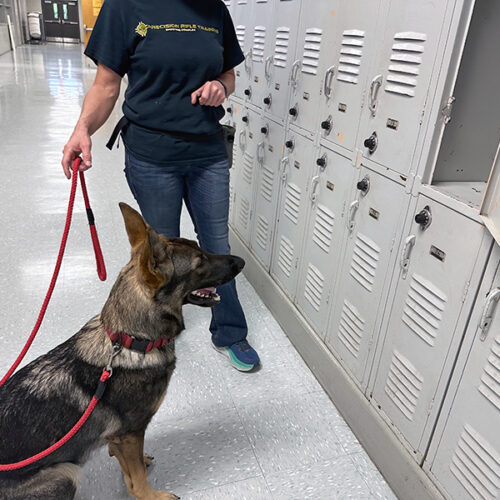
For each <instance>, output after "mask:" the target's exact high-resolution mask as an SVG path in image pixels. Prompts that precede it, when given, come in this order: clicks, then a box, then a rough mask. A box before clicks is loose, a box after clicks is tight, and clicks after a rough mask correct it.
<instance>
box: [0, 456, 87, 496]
mask: <svg viewBox="0 0 500 500" xmlns="http://www.w3.org/2000/svg"><path fill="white" fill-rule="evenodd" d="M79 470H80V467H78V466H77V465H75V464H71V463H62V464H57V465H54V466H53V467H48V468H46V469H42V470H40V471H38V472H37V473H35V474H34V475H33V476H30V477H29V478H24V479H22V480H14V479H7V480H2V479H0V500H72V499H73V498H74V496H75V494H76V490H77V488H78V473H79Z"/></svg>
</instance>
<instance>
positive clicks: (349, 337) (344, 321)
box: [339, 300, 365, 358]
mask: <svg viewBox="0 0 500 500" xmlns="http://www.w3.org/2000/svg"><path fill="white" fill-rule="evenodd" d="M364 328H365V320H364V319H363V318H362V317H361V315H360V314H359V311H358V310H357V309H356V308H355V307H354V306H353V305H352V304H351V303H350V302H348V301H347V300H344V307H343V309H342V315H341V316H340V324H339V339H340V341H341V342H342V343H343V344H344V346H345V347H346V349H347V350H348V351H349V352H350V353H351V354H352V355H353V356H354V357H355V358H357V357H358V354H359V348H360V346H361V341H362V339H363V330H364Z"/></svg>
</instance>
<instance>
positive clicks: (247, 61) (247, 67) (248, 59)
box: [245, 48, 253, 74]
mask: <svg viewBox="0 0 500 500" xmlns="http://www.w3.org/2000/svg"><path fill="white" fill-rule="evenodd" d="M252 58H253V48H252V49H250V50H249V51H248V52H247V53H246V54H245V70H246V72H247V73H248V74H250V73H251V72H252Z"/></svg>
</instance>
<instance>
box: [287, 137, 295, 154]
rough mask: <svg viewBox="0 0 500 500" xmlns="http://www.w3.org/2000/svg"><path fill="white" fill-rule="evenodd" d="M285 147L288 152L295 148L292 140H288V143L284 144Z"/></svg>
mask: <svg viewBox="0 0 500 500" xmlns="http://www.w3.org/2000/svg"><path fill="white" fill-rule="evenodd" d="M285 147H286V148H287V149H288V150H290V151H293V148H294V147H295V142H294V141H293V139H289V140H288V141H286V142H285Z"/></svg>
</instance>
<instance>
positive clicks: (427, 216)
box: [415, 205, 432, 230]
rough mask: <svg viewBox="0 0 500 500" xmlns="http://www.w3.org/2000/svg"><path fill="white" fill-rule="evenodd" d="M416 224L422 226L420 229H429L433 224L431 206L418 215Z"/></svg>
mask: <svg viewBox="0 0 500 500" xmlns="http://www.w3.org/2000/svg"><path fill="white" fill-rule="evenodd" d="M415 222H416V223H417V224H420V228H421V229H423V230H425V229H427V228H428V227H429V226H430V225H431V222H432V214H431V207H429V205H427V206H425V207H424V209H423V210H421V211H420V212H419V213H418V214H417V215H415Z"/></svg>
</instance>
